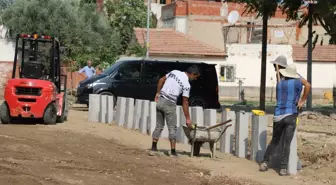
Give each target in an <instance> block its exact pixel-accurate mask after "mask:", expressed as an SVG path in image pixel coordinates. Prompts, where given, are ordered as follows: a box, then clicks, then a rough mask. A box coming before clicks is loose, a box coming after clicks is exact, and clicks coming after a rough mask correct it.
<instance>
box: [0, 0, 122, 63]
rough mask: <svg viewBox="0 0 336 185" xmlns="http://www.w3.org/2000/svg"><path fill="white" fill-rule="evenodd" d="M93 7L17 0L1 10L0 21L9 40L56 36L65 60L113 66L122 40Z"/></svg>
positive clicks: (68, 0)
mask: <svg viewBox="0 0 336 185" xmlns="http://www.w3.org/2000/svg"><path fill="white" fill-rule="evenodd" d="M95 8H96V6H95V5H94V4H82V5H80V1H78V0H77V1H76V0H48V1H45V0H17V1H16V2H15V3H14V4H13V5H12V6H10V7H9V8H7V9H6V10H5V11H4V14H3V21H4V24H5V26H6V27H7V28H9V29H10V36H11V38H13V37H14V36H15V35H16V34H18V33H33V32H35V31H36V32H37V33H40V34H47V35H54V36H57V37H58V38H59V40H60V41H61V45H62V46H63V47H66V48H67V49H68V50H69V53H68V55H67V56H66V57H65V58H64V60H66V61H77V64H78V65H83V64H84V63H85V62H86V61H87V60H88V59H92V60H93V63H94V65H99V64H106V63H112V62H113V61H115V58H116V57H117V56H118V55H120V54H121V48H120V40H121V39H120V36H119V34H118V31H116V30H115V29H113V28H112V27H110V25H109V23H108V21H107V19H106V18H105V17H104V16H103V15H101V14H99V13H97V12H96V9H95ZM73 67H74V69H75V68H77V67H78V66H73Z"/></svg>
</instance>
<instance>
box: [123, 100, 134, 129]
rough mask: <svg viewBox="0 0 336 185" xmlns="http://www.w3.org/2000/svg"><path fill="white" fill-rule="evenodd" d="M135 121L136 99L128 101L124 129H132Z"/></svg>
mask: <svg viewBox="0 0 336 185" xmlns="http://www.w3.org/2000/svg"><path fill="white" fill-rule="evenodd" d="M133 120H134V99H133V98H127V99H126V113H125V124H124V127H125V128H128V129H132V127H133Z"/></svg>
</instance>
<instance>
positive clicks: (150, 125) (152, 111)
mask: <svg viewBox="0 0 336 185" xmlns="http://www.w3.org/2000/svg"><path fill="white" fill-rule="evenodd" d="M155 127H156V102H150V103H149V116H148V119H147V129H146V130H147V134H148V135H150V136H151V135H152V134H153V132H154V129H155Z"/></svg>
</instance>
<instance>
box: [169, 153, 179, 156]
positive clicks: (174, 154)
mask: <svg viewBox="0 0 336 185" xmlns="http://www.w3.org/2000/svg"><path fill="white" fill-rule="evenodd" d="M170 155H171V156H173V157H178V154H177V152H171V154H170Z"/></svg>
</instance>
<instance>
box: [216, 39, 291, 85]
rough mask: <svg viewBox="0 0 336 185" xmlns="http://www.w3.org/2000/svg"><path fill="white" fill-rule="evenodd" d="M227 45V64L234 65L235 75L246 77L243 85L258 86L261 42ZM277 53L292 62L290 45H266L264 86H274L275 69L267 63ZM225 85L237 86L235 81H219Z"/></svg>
mask: <svg viewBox="0 0 336 185" xmlns="http://www.w3.org/2000/svg"><path fill="white" fill-rule="evenodd" d="M227 47H228V53H227V54H228V58H227V62H228V63H229V64H232V65H235V66H236V77H237V78H246V79H245V80H244V81H243V82H244V84H243V85H244V86H249V87H259V86H260V75H261V44H231V45H227ZM279 55H285V56H286V57H287V60H288V63H293V58H292V47H291V46H290V45H268V46H267V65H266V67H267V69H266V86H268V87H272V86H275V75H276V74H275V71H274V67H273V65H271V64H269V62H270V61H272V60H274V59H275V58H276V57H277V56H279ZM221 85H225V86H238V84H237V82H221Z"/></svg>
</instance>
